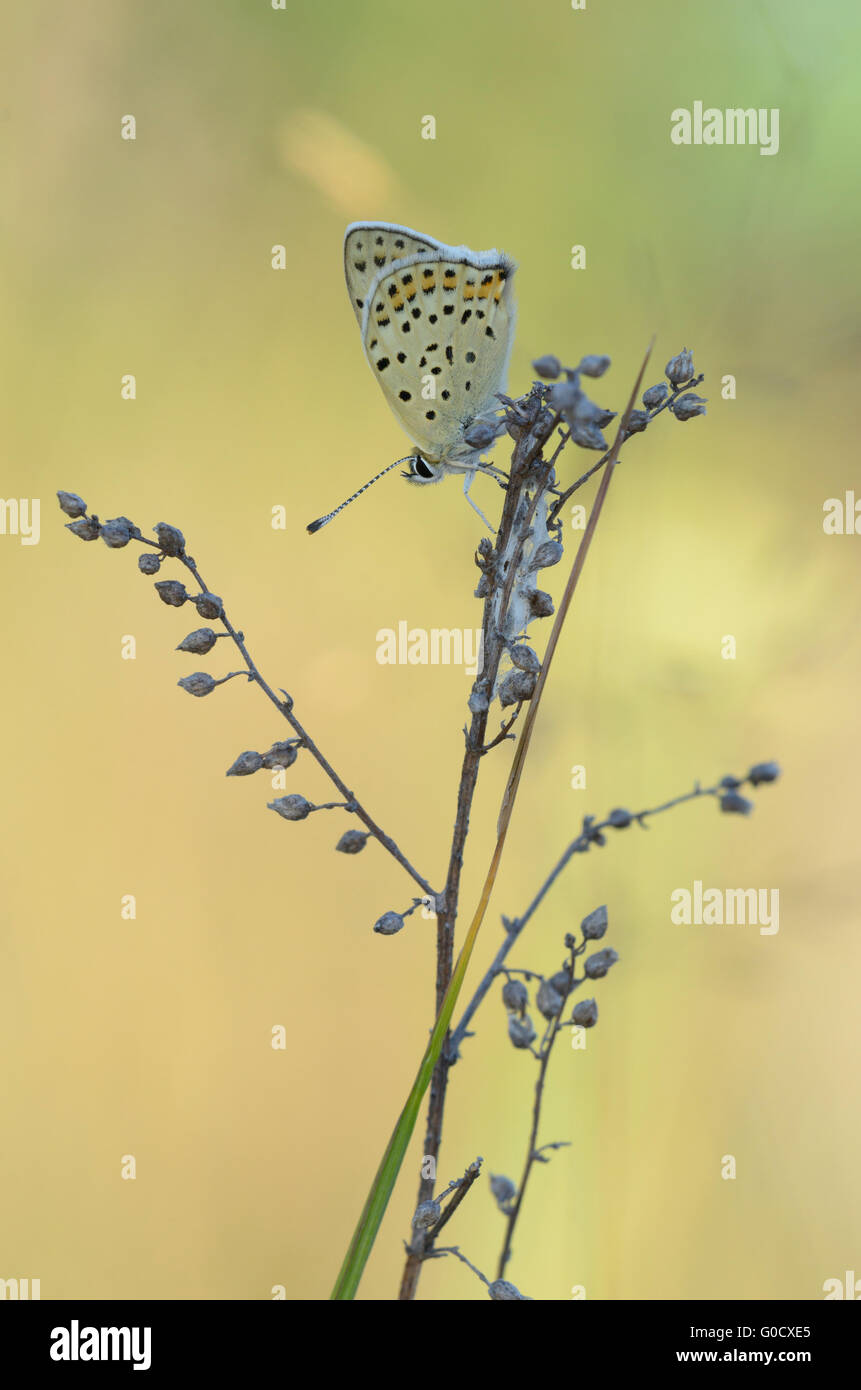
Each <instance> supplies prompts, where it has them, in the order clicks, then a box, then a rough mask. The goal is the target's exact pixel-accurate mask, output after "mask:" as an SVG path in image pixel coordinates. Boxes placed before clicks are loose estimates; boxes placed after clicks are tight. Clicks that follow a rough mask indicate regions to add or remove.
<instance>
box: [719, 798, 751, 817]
mask: <svg viewBox="0 0 861 1390" xmlns="http://www.w3.org/2000/svg"><path fill="white" fill-rule="evenodd" d="M720 808H721V810H722V811H726V812H728V814H729V815H734V816H749V815H750V813H751V811H752V810H753V802H752V801H748V799H747V797H746V796H739V794H738V792H724V794H723V796H722V797H721V799H720Z"/></svg>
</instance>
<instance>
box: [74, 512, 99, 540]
mask: <svg viewBox="0 0 861 1390" xmlns="http://www.w3.org/2000/svg"><path fill="white" fill-rule="evenodd" d="M66 530H67V531H71V533H72V535H73V536H77V537H78V540H81V541H95V540H98V536H99V518H98V517H97V516H84V517H81V519H80V521H67V522H66Z"/></svg>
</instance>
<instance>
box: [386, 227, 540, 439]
mask: <svg viewBox="0 0 861 1390" xmlns="http://www.w3.org/2000/svg"><path fill="white" fill-rule="evenodd" d="M514 270H515V266H514V262H513V261H511V260H510V259H509V258H508V257H507V256H505V255H504V254H503V253H501V252H499V251H481V252H475V251H470V250H469V249H468V248H467V247H451V246H445V247H444V246H438V247H436V248H433V249H431V250H427V251H418V252H415V253H413V254H412V255H408V256H405V257H403V258H402V259H401V260H398V261H395V262H393V263H391V264H385V265H384V266H383V267H382V268H380V269H379V270H378V272H377V274H376V276H375V277H374V279H373V281H372V282H371V284H370V286H369V288H368V291H367V296H366V299H365V305H364V308H363V310H362V343H363V346H364V349H365V355H366V357H367V358H368V362H369V363H370V365H371V368H372V370H373V372H374V375H375V376H376V378H377V380H378V381H379V383H380V386H381V387H382V389H383V393H384V395H385V397H386V399H387V401H388V403H389V405H390V406H391V408H392V410H393V411H394V413H395V415H396V416H397V417H398V419H399V420H400V422H401V425H402V426H403V428H404V429H405V431H406V433H407V434H408V435H409V436H410V438H411V439H412V440H413V441H414V442H415V443H416V444H417V445H418V447H419V450H420V451H421V453H422V455H423V456H424V457H425V458H426V459H428V461H430V462H437V461H442V462H443V463H445V462H447V461H449V462H454V461H456V460H457V459H458V457H464V456H466V455H468V454H469V453H470V452H472V451H471V450H470V449H469V448H468V446H466V445H465V444H464V443H463V433H464V430H465V429H466V428H467V427H468V426H469V424H470V423H471V421H472V420H474V419H475V418H476V417H477V416H479V415H482V414H484V413H485V412H487V411H491V410H495V409H497V408H498V404H499V403H498V401H497V400H496V393H497V392H498V391H501V390H503V389H504V385H505V375H506V371H507V368H508V359H509V356H510V353H511V343H512V337H513V333H514V316H515V310H514V297H513V293H512V277H513V274H514Z"/></svg>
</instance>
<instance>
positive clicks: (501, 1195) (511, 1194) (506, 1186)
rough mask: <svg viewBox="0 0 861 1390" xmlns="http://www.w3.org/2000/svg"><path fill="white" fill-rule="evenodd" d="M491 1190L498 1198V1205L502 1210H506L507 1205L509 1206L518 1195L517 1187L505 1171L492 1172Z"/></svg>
mask: <svg viewBox="0 0 861 1390" xmlns="http://www.w3.org/2000/svg"><path fill="white" fill-rule="evenodd" d="M490 1190H491V1192H492V1193H493V1196H494V1197H495V1199H496V1205H497V1206H498V1207H499V1208H500V1210H502V1211H505V1209H506V1207H509V1206H510V1205H511V1203H512V1202H513V1200H514V1198H515V1197H516V1196H517V1188H516V1187H515V1186H514V1183H513V1182H512V1181H511V1178H507V1177H506V1176H505V1174H504V1173H491V1175H490Z"/></svg>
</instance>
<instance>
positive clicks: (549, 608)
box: [523, 589, 554, 618]
mask: <svg viewBox="0 0 861 1390" xmlns="http://www.w3.org/2000/svg"><path fill="white" fill-rule="evenodd" d="M523 597H524V598H525V599H526V602H527V603H528V604H529V611H530V613H531V614H532V616H533V618H549V617H550V615H551V613H553V611H554V610H553V600H552V598H551V597H550V595H549V594H548V593H545V591H544V590H543V589H524V591H523Z"/></svg>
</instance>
